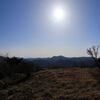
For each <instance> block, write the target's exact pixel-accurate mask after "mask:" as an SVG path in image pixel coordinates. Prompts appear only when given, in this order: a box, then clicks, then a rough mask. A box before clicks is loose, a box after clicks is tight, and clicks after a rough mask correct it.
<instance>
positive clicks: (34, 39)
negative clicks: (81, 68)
mask: <svg viewBox="0 0 100 100" xmlns="http://www.w3.org/2000/svg"><path fill="white" fill-rule="evenodd" d="M57 7H61V8H62V9H63V11H64V15H65V17H64V18H63V20H60V21H58V22H56V21H55V18H54V16H53V12H54V10H55V9H56V8H57ZM92 45H100V0H0V53H1V54H5V53H9V55H10V56H21V57H48V56H53V55H64V56H71V57H72V56H75V57H76V56H87V54H86V49H87V48H89V47H91V46H92Z"/></svg>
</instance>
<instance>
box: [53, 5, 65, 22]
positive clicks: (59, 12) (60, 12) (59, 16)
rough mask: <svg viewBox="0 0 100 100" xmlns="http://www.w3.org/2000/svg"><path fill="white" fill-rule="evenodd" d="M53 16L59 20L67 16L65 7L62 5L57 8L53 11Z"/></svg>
mask: <svg viewBox="0 0 100 100" xmlns="http://www.w3.org/2000/svg"><path fill="white" fill-rule="evenodd" d="M53 17H54V20H55V21H57V22H58V21H62V20H64V17H65V11H64V9H63V8H61V7H57V8H55V9H54V11H53Z"/></svg>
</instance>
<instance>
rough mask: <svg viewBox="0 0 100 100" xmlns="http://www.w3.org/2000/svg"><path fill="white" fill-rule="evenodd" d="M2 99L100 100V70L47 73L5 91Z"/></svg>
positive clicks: (88, 69)
mask: <svg viewBox="0 0 100 100" xmlns="http://www.w3.org/2000/svg"><path fill="white" fill-rule="evenodd" d="M0 97H1V98H0V100H100V69H98V68H64V69H63V68H62V69H48V70H43V71H40V72H37V73H35V74H33V75H32V76H31V77H30V78H29V79H28V80H27V81H26V82H23V83H20V84H18V85H16V86H12V87H9V88H8V89H6V90H2V91H1V92H0ZM2 98H3V99H2Z"/></svg>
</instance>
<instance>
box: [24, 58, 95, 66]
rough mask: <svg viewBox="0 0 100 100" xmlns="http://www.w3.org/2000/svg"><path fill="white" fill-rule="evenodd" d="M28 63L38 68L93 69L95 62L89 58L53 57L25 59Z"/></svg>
mask: <svg viewBox="0 0 100 100" xmlns="http://www.w3.org/2000/svg"><path fill="white" fill-rule="evenodd" d="M25 60H27V61H30V62H32V63H34V64H36V65H38V66H40V67H44V68H48V67H87V66H88V67H93V66H95V62H94V60H93V59H92V58H91V57H72V58H69V57H64V56H53V57H51V58H49V57H48V58H27V59H25Z"/></svg>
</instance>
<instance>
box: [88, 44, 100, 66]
mask: <svg viewBox="0 0 100 100" xmlns="http://www.w3.org/2000/svg"><path fill="white" fill-rule="evenodd" d="M98 50H99V46H93V47H91V48H89V49H87V54H88V55H89V56H91V57H92V58H93V60H94V61H95V62H96V64H97V66H98V67H99V68H100V64H99V62H98V54H99V51H98Z"/></svg>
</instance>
